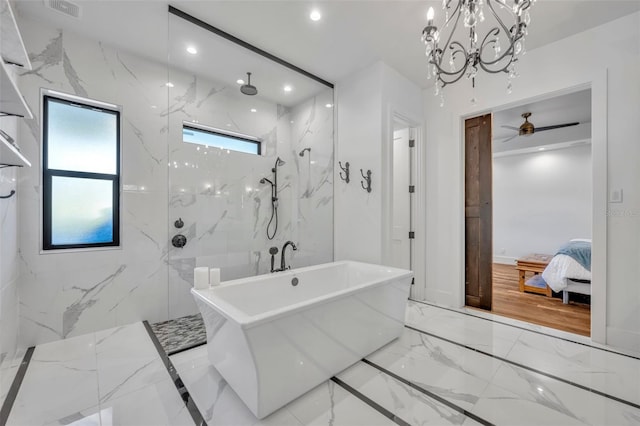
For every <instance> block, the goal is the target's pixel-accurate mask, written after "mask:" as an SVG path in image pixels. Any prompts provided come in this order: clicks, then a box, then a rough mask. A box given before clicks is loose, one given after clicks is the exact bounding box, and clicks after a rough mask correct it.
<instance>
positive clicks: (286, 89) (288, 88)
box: [284, 84, 293, 92]
mask: <svg viewBox="0 0 640 426" xmlns="http://www.w3.org/2000/svg"><path fill="white" fill-rule="evenodd" d="M292 90H293V87H291V86H289V85H288V84H287V85H286V86H284V91H285V92H290V91H292Z"/></svg>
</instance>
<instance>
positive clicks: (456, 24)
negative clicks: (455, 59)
mask: <svg viewBox="0 0 640 426" xmlns="http://www.w3.org/2000/svg"><path fill="white" fill-rule="evenodd" d="M460 15H462V9H461V8H460V2H458V6H456V9H455V10H454V12H453V14H452V15H451V16H450V17H449V20H448V21H447V22H446V23H445V24H444V26H443V27H442V30H443V31H444V29H445V28H447V26H448V25H449V22H451V20H452V19H453V17H454V16H455V17H456V22H455V23H454V24H453V29H452V30H451V32H450V34H449V38H448V39H447V42H446V43H445V44H444V47H443V48H442V51H443V52H445V51H446V50H447V49H448V48H449V46H450V45H451V43H452V42H451V39H452V38H453V33H455V31H454V30H455V29H456V28H457V27H458V22H460ZM453 43H455V42H453ZM458 44H460V43H458ZM465 56H466V55H465ZM442 59H443V57H441V58H440V61H439V63H438V67H439V65H440V64H441V63H442Z"/></svg>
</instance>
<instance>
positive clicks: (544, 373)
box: [405, 325, 640, 409]
mask: <svg viewBox="0 0 640 426" xmlns="http://www.w3.org/2000/svg"><path fill="white" fill-rule="evenodd" d="M405 327H406V328H408V329H409V330H413V331H416V332H418V333H422V334H424V335H427V336H431V337H435V338H436V339H440V340H443V341H445V342H448V343H451V344H454V345H457V346H460V347H462V348H465V349H468V350H470V351H474V352H477V353H479V354H482V355H485V356H489V357H491V358H495V359H497V360H500V361H502V362H506V363H508V364H511V365H515V366H516V367H520V368H523V369H525V370H529V371H531V372H534V373H537V374H541V375H543V376H546V377H549V378H550V379H553V380H557V381H559V382H562V383H566V384H568V385H571V386H575V387H577V388H579V389H582V390H585V391H587V392H591V393H594V394H596V395H600V396H602V397H605V398H608V399H611V400H613V401H617V402H620V403H622V404H625V405H628V406H630V407H633V408H637V409H640V405H638V404H636V403H634V402H631V401H627V400H625V399H622V398H619V397H617V396H614V395H610V394H608V393H605V392H602V391H599V390H597V389H594V388H592V387H589V386H584V385H581V384H579V383H575V382H572V381H571V380H567V379H563V378H562V377H558V376H556V375H554V374H550V373H546V372H544V371H542V370H538V369H537V368H533V367H529V366H528V365H524V364H521V363H519V362H516V361H512V360H510V359H507V358H504V357H501V356H498V355H493V354H491V353H489V352H485V351H483V350H480V349H477V348H474V347H471V346H468V345H465V344H464V343H460V342H456V341H454V340H451V339H447V338H446V337H442V336H438V335H436V334H433V333H430V332H428V331H424V330H420V329H419V328H415V327H412V326H410V325H405Z"/></svg>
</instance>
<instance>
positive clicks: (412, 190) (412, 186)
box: [409, 185, 416, 194]
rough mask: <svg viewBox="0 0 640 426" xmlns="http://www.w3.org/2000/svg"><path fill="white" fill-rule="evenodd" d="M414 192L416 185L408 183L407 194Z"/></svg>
mask: <svg viewBox="0 0 640 426" xmlns="http://www.w3.org/2000/svg"><path fill="white" fill-rule="evenodd" d="M414 192H416V186H415V185H409V194H413V193H414Z"/></svg>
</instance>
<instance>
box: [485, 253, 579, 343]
mask: <svg viewBox="0 0 640 426" xmlns="http://www.w3.org/2000/svg"><path fill="white" fill-rule="evenodd" d="M492 312H493V313H494V314H497V315H503V316H505V317H509V318H514V319H518V320H521V321H527V322H530V323H533V324H538V325H543V326H546V327H552V328H555V329H558V330H563V331H569V332H571V333H576V334H581V335H583V336H590V334H591V333H590V331H591V330H590V324H591V307H590V306H589V305H587V304H583V303H575V302H569V304H567V305H564V304H563V303H562V299H561V298H560V299H558V298H554V297H547V296H544V295H542V294H534V293H526V292H525V293H521V292H520V289H519V288H518V271H517V270H516V268H515V266H513V265H502V264H498V263H494V264H493V309H492Z"/></svg>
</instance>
